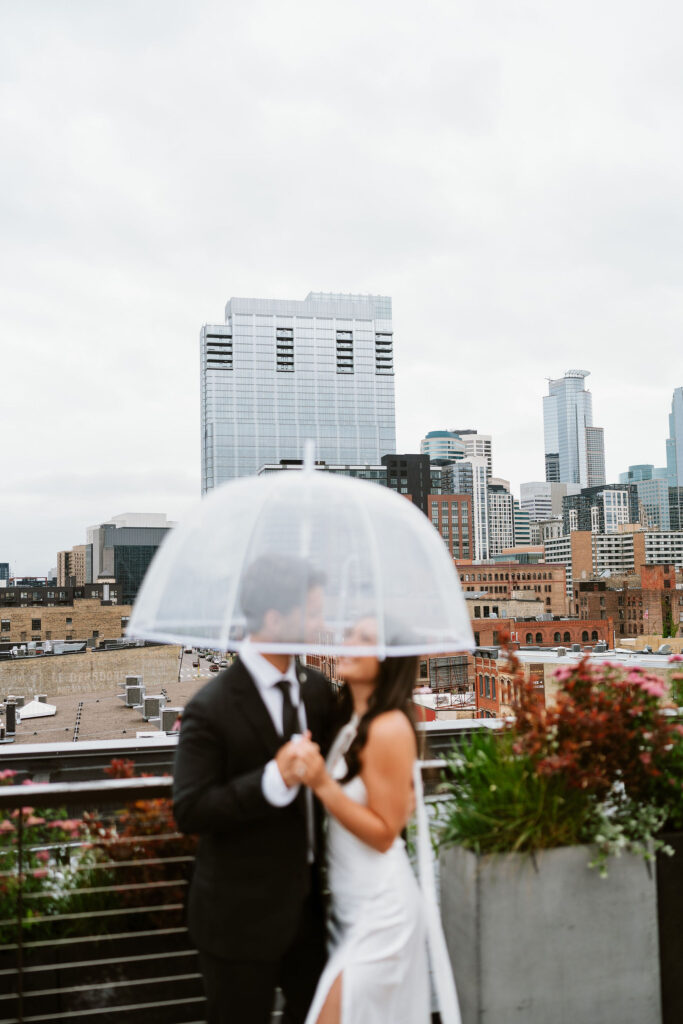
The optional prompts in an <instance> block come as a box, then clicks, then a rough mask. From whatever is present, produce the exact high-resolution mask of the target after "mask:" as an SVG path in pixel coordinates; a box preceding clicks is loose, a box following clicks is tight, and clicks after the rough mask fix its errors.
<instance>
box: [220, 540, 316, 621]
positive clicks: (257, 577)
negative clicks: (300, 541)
mask: <svg viewBox="0 0 683 1024" xmlns="http://www.w3.org/2000/svg"><path fill="white" fill-rule="evenodd" d="M324 582H325V577H324V575H323V573H321V572H319V571H317V570H316V569H314V568H313V566H312V565H311V564H310V562H308V561H306V559H305V558H298V557H297V556H296V555H278V554H272V555H260V556H259V557H258V558H256V559H255V560H254V561H253V562H252V563H251V565H250V566H248V568H247V569H246V571H245V573H244V576H243V578H242V583H241V586H240V596H239V600H240V605H241V608H242V611H243V612H244V615H245V618H246V620H247V630H248V632H250V633H253V632H256V631H257V630H259V629H260V628H261V626H262V625H263V619H264V617H265V615H266V612H269V611H276V612H280V614H281V615H286V614H287V613H288V612H291V611H292V610H293V609H294V608H300V607H303V605H304V604H305V602H306V598H307V596H308V592H309V591H310V590H312V588H313V587H319V586H321V585H322V584H323V583H324Z"/></svg>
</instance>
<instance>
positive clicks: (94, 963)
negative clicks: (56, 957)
mask: <svg viewBox="0 0 683 1024" xmlns="http://www.w3.org/2000/svg"><path fill="white" fill-rule="evenodd" d="M136 934H137V933H136ZM155 934H156V933H155ZM196 953H197V950H196V949H190V948H189V947H188V948H187V949H172V950H170V951H168V952H167V951H166V950H162V951H161V952H160V953H143V954H142V955H141V956H139V955H136V957H135V963H136V964H140V963H146V962H147V961H148V960H149V961H152V960H171V959H173V957H183V956H185V957H187V956H195V955H196ZM129 963H130V957H129V956H103V957H102V958H101V959H100V960H71V961H70V962H69V963H64V962H63V961H61V962H60V963H56V964H34V965H33V966H31V967H24V974H39V973H40V972H41V971H54V970H57V969H59V970H62V971H67V970H68V971H71V970H81V969H82V968H84V967H100V966H102V967H113V966H114V965H115V964H129ZM9 974H16V970H15V968H14V967H11V968H8V969H7V970H4V971H0V977H4V976H5V975H9Z"/></svg>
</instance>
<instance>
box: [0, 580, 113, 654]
mask: <svg viewBox="0 0 683 1024" xmlns="http://www.w3.org/2000/svg"><path fill="white" fill-rule="evenodd" d="M119 596H120V593H119V588H118V586H117V585H116V584H106V583H99V584H94V583H93V584H91V583H89V584H87V585H86V586H84V587H52V586H46V587H35V588H29V587H7V588H2V589H0V641H1V642H6V643H12V644H20V643H27V642H29V641H31V640H36V641H39V640H88V639H95V640H96V639H98V638H100V637H102V638H105V637H106V638H107V639H113V638H114V637H121V636H123V635H124V631H125V628H126V626H127V625H128V619H129V617H130V613H131V605H125V604H119Z"/></svg>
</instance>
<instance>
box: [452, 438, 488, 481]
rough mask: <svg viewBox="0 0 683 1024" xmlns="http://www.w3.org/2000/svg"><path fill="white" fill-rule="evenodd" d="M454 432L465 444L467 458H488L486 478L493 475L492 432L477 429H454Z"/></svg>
mask: <svg viewBox="0 0 683 1024" xmlns="http://www.w3.org/2000/svg"><path fill="white" fill-rule="evenodd" d="M453 433H454V434H456V435H457V437H459V438H460V440H461V441H462V442H463V444H464V445H465V458H466V459H472V458H476V459H486V478H487V480H490V479H491V477H492V476H493V455H492V442H491V435H490V434H479V433H477V431H476V430H454V431H453Z"/></svg>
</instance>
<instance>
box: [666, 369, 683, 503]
mask: <svg viewBox="0 0 683 1024" xmlns="http://www.w3.org/2000/svg"><path fill="white" fill-rule="evenodd" d="M666 469H667V474H668V477H669V487H683V388H676V389H675V390H674V393H673V397H672V399H671V412H670V414H669V437H668V439H667V442H666Z"/></svg>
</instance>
